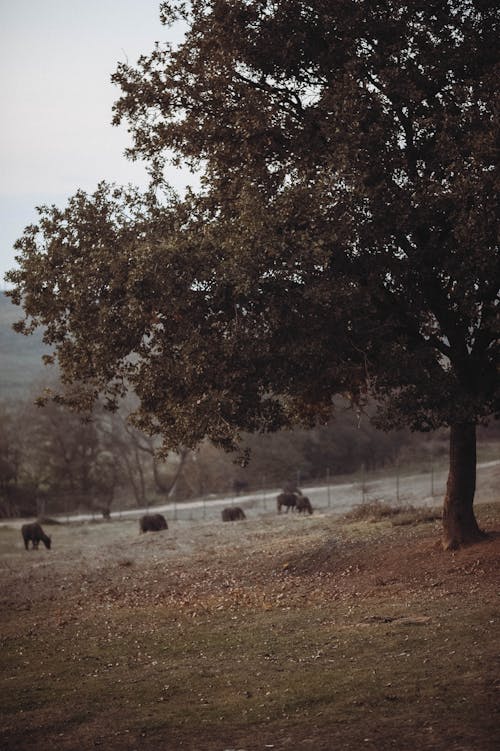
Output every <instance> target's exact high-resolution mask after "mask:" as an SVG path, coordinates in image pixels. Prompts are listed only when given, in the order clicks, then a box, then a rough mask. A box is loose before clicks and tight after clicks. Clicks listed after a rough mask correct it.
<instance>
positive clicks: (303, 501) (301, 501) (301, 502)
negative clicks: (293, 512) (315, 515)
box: [295, 495, 313, 514]
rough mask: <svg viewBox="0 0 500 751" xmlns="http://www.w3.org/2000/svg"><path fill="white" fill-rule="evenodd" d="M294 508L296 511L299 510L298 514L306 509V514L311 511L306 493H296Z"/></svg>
mask: <svg viewBox="0 0 500 751" xmlns="http://www.w3.org/2000/svg"><path fill="white" fill-rule="evenodd" d="M295 508H296V509H297V511H298V512H299V514H302V513H304V514H305V513H306V511H307V513H308V514H312V512H313V509H312V506H311V501H310V500H309V498H308V497H307V496H306V495H298V496H297V502H296V504H295Z"/></svg>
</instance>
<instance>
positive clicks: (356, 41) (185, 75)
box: [9, 0, 500, 506]
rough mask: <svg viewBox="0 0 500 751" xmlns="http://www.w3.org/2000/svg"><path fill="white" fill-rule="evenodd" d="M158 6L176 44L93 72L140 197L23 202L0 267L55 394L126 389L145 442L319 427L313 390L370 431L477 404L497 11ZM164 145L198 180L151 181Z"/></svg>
mask: <svg viewBox="0 0 500 751" xmlns="http://www.w3.org/2000/svg"><path fill="white" fill-rule="evenodd" d="M161 13H162V17H163V19H164V20H165V22H171V21H172V20H176V19H179V18H182V19H183V20H184V22H185V23H186V29H187V30H186V34H185V38H184V41H183V42H182V43H181V44H180V45H179V46H178V47H177V48H172V47H171V46H169V45H162V44H157V45H156V47H155V49H154V50H153V52H152V53H151V54H150V55H149V56H144V57H142V58H141V59H140V60H139V61H138V63H137V65H136V66H135V67H132V66H129V65H125V64H120V65H119V66H118V69H117V71H116V73H115V74H114V76H113V80H114V82H115V83H116V84H118V85H119V86H120V88H121V91H122V94H121V97H120V98H119V99H118V101H117V103H116V105H115V112H114V121H115V122H116V123H120V122H122V121H125V122H126V123H127V124H128V127H129V129H130V132H131V134H132V136H133V146H132V147H131V149H130V154H129V155H130V156H131V157H132V158H143V159H146V160H147V161H148V163H149V165H150V168H151V174H152V178H153V183H152V188H151V191H150V192H149V193H148V194H146V195H144V196H140V195H139V194H138V193H137V192H134V191H132V190H121V189H117V188H115V187H113V186H107V185H105V184H102V185H100V186H99V187H98V188H97V190H96V192H95V193H94V194H93V195H86V194H84V193H78V194H77V195H75V196H74V197H73V198H72V199H71V200H70V202H69V204H68V206H67V207H66V208H64V209H59V208H56V207H45V208H42V209H41V210H40V221H39V223H38V225H36V226H32V227H28V228H27V229H26V231H25V233H24V236H23V237H22V238H21V239H20V240H19V241H18V244H17V247H18V250H19V253H20V254H19V257H18V261H19V265H20V267H19V269H18V270H14V271H12V272H10V275H9V278H10V280H11V281H12V282H13V283H14V285H15V287H14V291H13V293H12V296H13V298H14V301H15V302H18V303H20V302H22V304H23V306H24V309H25V312H26V315H27V320H26V321H25V323H24V324H21V325H20V326H19V328H20V329H21V330H25V331H29V330H32V327H33V326H36V325H38V324H42V325H44V326H45V327H46V333H45V338H46V341H47V342H48V343H50V344H51V345H53V346H54V347H55V352H56V354H57V357H58V359H59V362H60V365H61V368H62V372H63V375H64V377H65V378H66V380H67V381H68V382H72V383H74V384H75V387H74V388H73V391H72V393H71V395H70V397H69V399H70V401H71V400H72V401H74V402H75V403H78V404H79V405H80V406H81V405H82V404H84V403H88V402H89V401H91V400H92V399H93V398H95V397H96V395H97V394H98V393H99V392H103V391H104V392H105V393H106V394H107V397H108V400H109V402H108V403H109V406H110V407H113V406H114V403H115V400H116V399H117V397H119V395H120V394H121V393H122V391H123V390H124V388H125V387H126V385H127V384H131V385H132V387H133V388H134V390H135V391H136V393H137V394H138V396H139V399H140V407H139V409H138V411H137V414H136V421H137V423H138V424H139V426H140V427H142V428H144V429H147V430H149V431H152V432H158V433H160V434H162V435H163V436H164V439H165V442H166V445H169V446H178V445H189V446H192V445H195V444H196V443H197V442H199V441H200V440H201V439H202V438H203V437H205V436H208V437H209V438H211V439H212V440H214V441H215V442H216V443H218V444H219V445H223V446H226V447H231V446H234V444H235V442H236V441H237V438H238V435H239V432H240V431H241V430H246V431H267V430H275V429H277V428H279V427H283V426H289V425H294V424H302V425H307V424H312V423H314V422H315V421H317V420H320V421H321V420H326V419H328V417H330V415H331V410H332V397H333V396H334V394H336V393H343V394H348V395H350V396H351V398H352V399H354V400H355V401H358V402H361V401H362V400H363V398H364V396H365V395H366V394H371V395H374V396H375V397H376V398H377V399H378V400H379V402H380V405H381V410H380V414H379V421H380V422H381V423H382V424H383V425H385V426H387V427H391V426H400V425H403V424H407V425H409V426H410V427H411V428H413V429H418V430H429V429H433V428H436V427H438V426H441V425H450V426H452V427H453V426H458V425H460V426H465V425H474V424H475V423H476V422H478V421H480V420H481V419H482V418H485V417H487V416H488V415H492V414H498V412H499V379H498V325H499V278H500V273H499V271H500V257H499V249H498V212H497V200H498V199H497V194H498V179H499V178H498V104H499V94H498V77H499V60H498V38H499V16H500V12H499V10H498V5H497V3H493V2H483V1H481V0H449V1H448V2H442V1H441V2H435V1H433V0H430V1H429V2H426V3H422V2H417V0H408V2H405V3H399V2H398V3H397V2H393V1H392V0H374V1H373V2H371V1H369V0H360V1H359V2H344V1H343V0H338V1H335V2H331V1H330V0H328V2H326V0H308V1H297V0H274V1H272V0H230V1H229V0H193V2H190V3H178V4H176V3H162V4H161ZM168 159H173V160H174V161H177V162H179V161H185V162H187V163H188V164H189V165H190V166H191V167H192V168H193V169H196V170H198V171H199V173H200V175H201V188H200V190H198V191H196V192H189V193H188V194H187V195H186V196H183V197H178V196H174V195H172V194H171V193H169V192H168V191H167V192H166V193H165V191H163V193H162V188H164V187H165V186H164V185H163V166H164V164H165V160H168ZM160 195H162V196H163V197H162V198H161V200H160V198H159V196H160ZM82 383H83V386H81V384H82ZM468 452H469V455H470V456H472V453H471V452H472V449H471V448H470V447H469V449H468ZM473 461H474V462H475V453H474V456H473ZM469 484H470V483H469ZM466 495H467V494H466ZM468 496H469V499H470V488H469V492H468ZM472 496H473V489H472ZM471 504H472V501H471V500H470V504H469V505H470V506H471Z"/></svg>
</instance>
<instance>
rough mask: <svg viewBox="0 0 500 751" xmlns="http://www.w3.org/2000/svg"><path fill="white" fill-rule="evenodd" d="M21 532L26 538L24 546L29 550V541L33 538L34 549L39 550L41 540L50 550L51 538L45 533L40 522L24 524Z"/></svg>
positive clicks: (24, 538)
mask: <svg viewBox="0 0 500 751" xmlns="http://www.w3.org/2000/svg"><path fill="white" fill-rule="evenodd" d="M21 534H22V536H23V540H24V547H25V548H26V550H28V543H29V542H30V540H31V545H32V548H33V550H38V544H39V542H40V540H41V541H42V542H43V544H44V545H45V547H46V548H47V549H48V550H50V545H51V540H50V537H49V536H48V535H46V534H45V532H44V531H43V529H42V528H41V526H40V525H39V524H38V522H31V524H23V526H22V527H21Z"/></svg>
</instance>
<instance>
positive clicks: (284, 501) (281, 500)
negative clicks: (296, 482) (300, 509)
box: [276, 493, 298, 514]
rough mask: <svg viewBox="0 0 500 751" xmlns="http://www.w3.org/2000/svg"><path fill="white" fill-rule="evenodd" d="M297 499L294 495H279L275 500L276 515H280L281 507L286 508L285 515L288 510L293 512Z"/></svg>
mask: <svg viewBox="0 0 500 751" xmlns="http://www.w3.org/2000/svg"><path fill="white" fill-rule="evenodd" d="M297 498H298V495H297V494H296V493H280V494H279V496H278V497H277V498H276V504H277V507H278V514H281V507H282V506H285V507H286V512H287V514H288V510H289V509H292V511H294V510H295V508H296V506H297Z"/></svg>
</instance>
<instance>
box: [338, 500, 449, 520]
mask: <svg viewBox="0 0 500 751" xmlns="http://www.w3.org/2000/svg"><path fill="white" fill-rule="evenodd" d="M440 518H441V514H440V513H438V512H436V511H434V510H433V509H429V508H417V507H416V506H412V505H411V504H405V505H404V506H394V505H391V504H390V503H387V501H382V500H379V499H375V500H373V501H367V502H365V503H360V504H358V505H357V506H354V508H352V509H351V510H350V511H348V512H347V513H346V514H344V516H343V520H344V521H347V522H360V521H368V522H379V521H382V520H384V519H391V521H392V524H393V525H394V526H403V525H405V524H421V523H423V522H433V521H436V520H437V519H440Z"/></svg>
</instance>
